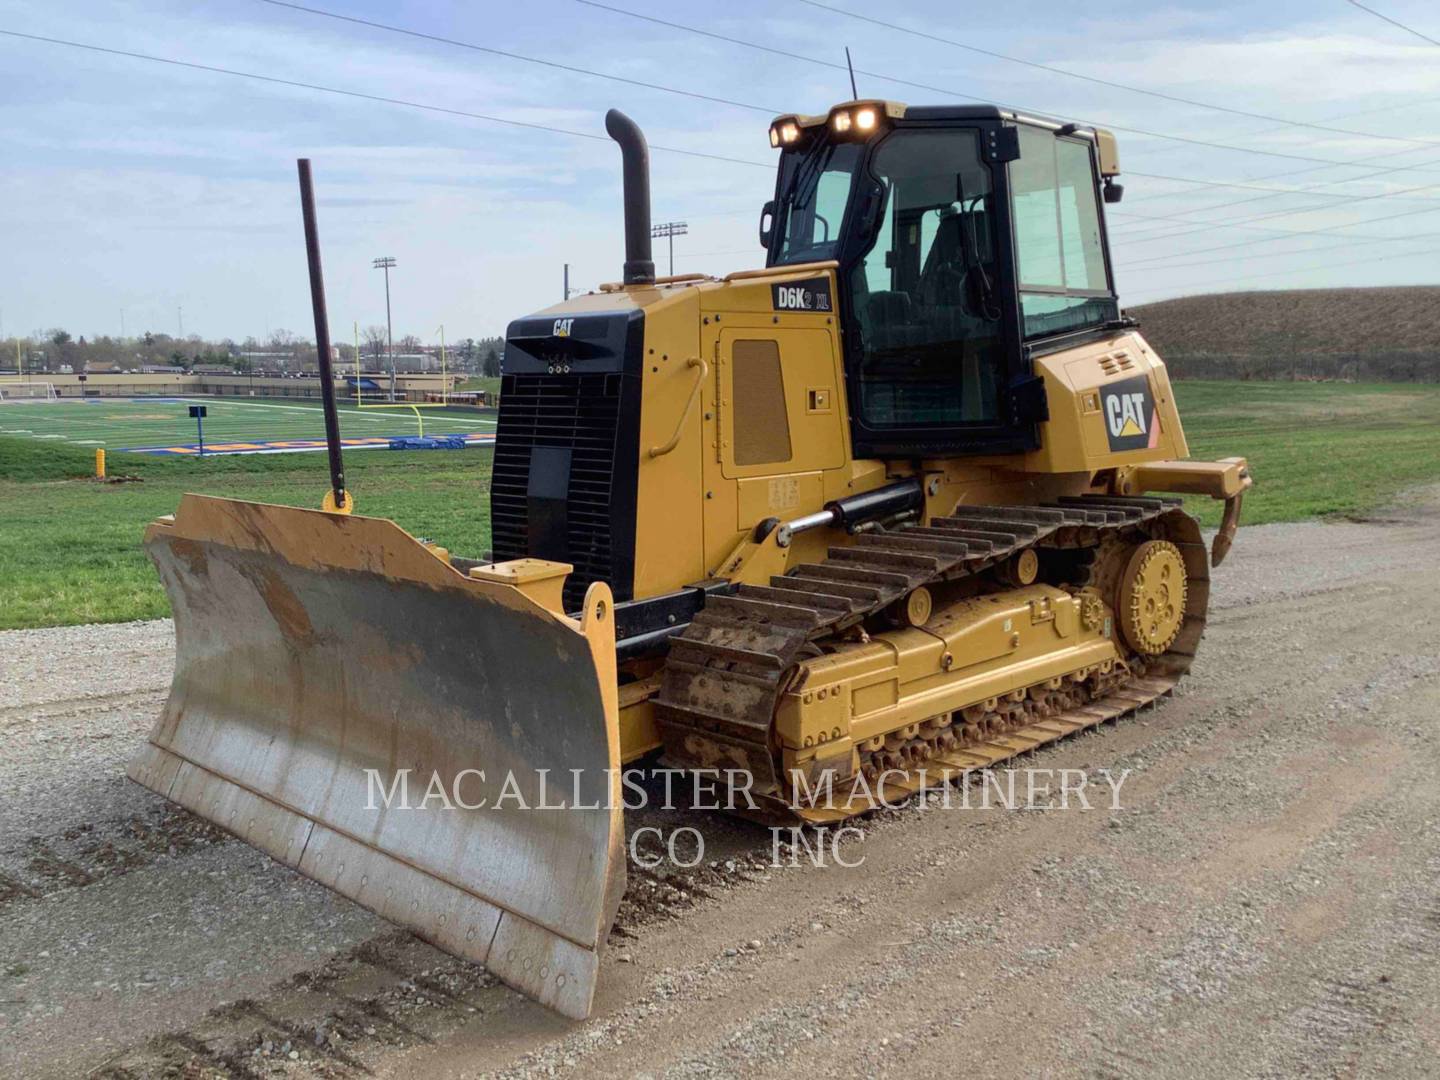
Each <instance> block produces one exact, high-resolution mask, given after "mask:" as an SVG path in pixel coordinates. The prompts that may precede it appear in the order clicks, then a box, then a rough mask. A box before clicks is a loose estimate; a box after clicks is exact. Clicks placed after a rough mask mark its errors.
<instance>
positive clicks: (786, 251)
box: [775, 141, 863, 264]
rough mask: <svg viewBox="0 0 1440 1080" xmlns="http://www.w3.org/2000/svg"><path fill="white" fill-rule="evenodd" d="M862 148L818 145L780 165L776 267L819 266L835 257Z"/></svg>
mask: <svg viewBox="0 0 1440 1080" xmlns="http://www.w3.org/2000/svg"><path fill="white" fill-rule="evenodd" d="M862 149H863V147H862V146H861V145H860V144H859V143H851V142H844V143H831V142H824V141H821V142H818V143H817V144H815V145H814V146H812V147H811V148H810V149H809V150H806V151H801V150H792V151H787V152H786V154H785V157H784V159H783V160H782V161H781V165H780V169H781V174H780V175H781V191H782V195H781V198H780V205H779V207H778V208H777V210H778V218H779V220H778V224H779V227H780V230H781V232H780V243H779V248H778V250H777V251H776V255H775V263H776V264H780V263H802V262H820V261H822V260H825V259H833V258H835V257H836V255H837V253H838V251H839V248H840V236H841V233H840V229H841V225H842V223H843V222H842V219H843V218H844V217H845V205H846V203H848V202H849V200H850V186H851V181H852V180H853V179H854V174H855V167H856V165H857V164H858V163H859V161H860V153H861V150H862Z"/></svg>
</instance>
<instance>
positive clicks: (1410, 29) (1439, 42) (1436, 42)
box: [1349, 0, 1440, 45]
mask: <svg viewBox="0 0 1440 1080" xmlns="http://www.w3.org/2000/svg"><path fill="white" fill-rule="evenodd" d="M1349 3H1350V4H1351V6H1352V7H1358V8H1359V9H1360V10H1361V11H1368V12H1369V13H1370V14H1371V15H1374V16H1375V17H1376V18H1377V19H1384V20H1385V21H1386V22H1388V23H1389V24H1390V25H1391V26H1398V27H1399V28H1400V29H1401V30H1404V31H1405V32H1406V33H1407V34H1414V35H1415V36H1416V37H1418V38H1419V39H1420V40H1421V41H1428V42H1429V43H1430V44H1431V45H1440V39H1436V38H1433V37H1431V36H1430V35H1429V34H1422V33H1421V32H1420V31H1419V30H1416V29H1415V28H1414V27H1413V26H1406V25H1405V24H1404V23H1402V22H1400V21H1399V20H1398V19H1392V18H1391V17H1390V16H1389V15H1382V14H1381V13H1380V12H1378V11H1376V10H1375V9H1374V8H1372V7H1366V6H1365V5H1364V4H1362V3H1359V0H1349Z"/></svg>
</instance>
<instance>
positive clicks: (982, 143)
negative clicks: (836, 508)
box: [761, 101, 1125, 457]
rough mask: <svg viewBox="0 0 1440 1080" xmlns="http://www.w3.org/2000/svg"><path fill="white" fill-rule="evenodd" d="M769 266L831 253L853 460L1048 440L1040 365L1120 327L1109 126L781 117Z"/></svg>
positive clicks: (957, 118)
mask: <svg viewBox="0 0 1440 1080" xmlns="http://www.w3.org/2000/svg"><path fill="white" fill-rule="evenodd" d="M770 141H771V145H773V146H776V147H778V148H779V149H780V150H781V156H780V167H779V171H778V178H777V183H776V190H775V199H774V200H773V201H772V202H770V203H767V204H766V207H765V212H764V215H763V216H762V220H761V241H762V243H764V244H765V246H766V249H767V258H766V264H767V265H768V266H786V265H796V264H801V263H814V262H824V261H831V260H833V261H835V262H837V263H838V264H839V269H838V271H837V277H838V283H839V291H840V297H839V304H838V305H837V307H838V310H839V312H840V314H841V317H842V323H841V325H842V328H843V330H844V340H845V353H846V355H845V369H846V378H847V383H848V387H849V396H850V402H851V422H852V431H853V436H854V443H855V452H856V454H857V456H877V457H883V456H916V455H924V456H935V455H943V454H964V453H970V454H975V453H984V454H990V453H996V454H999V453H1013V452H1016V451H1022V450H1029V449H1034V448H1035V447H1036V446H1037V445H1038V441H1037V435H1036V428H1035V425H1036V423H1037V422H1038V421H1040V420H1043V419H1045V418H1046V417H1045V399H1044V395H1043V393H1042V392H1041V387H1040V385H1039V380H1038V379H1037V378H1036V377H1035V376H1034V375H1033V374H1032V372H1031V367H1030V357H1031V356H1032V355H1033V354H1034V353H1035V352H1036V351H1041V350H1048V349H1050V348H1056V347H1062V346H1063V345H1069V344H1072V343H1074V342H1075V341H1076V340H1077V339H1078V338H1083V337H1089V336H1094V335H1096V334H1102V333H1108V332H1112V331H1113V330H1115V329H1117V328H1119V327H1121V326H1123V325H1125V324H1124V323H1122V321H1121V317H1120V309H1119V304H1118V302H1117V300H1116V297H1115V289H1114V281H1113V277H1112V274H1111V270H1110V258H1109V250H1108V245H1107V242H1106V235H1105V228H1104V215H1103V209H1102V202H1114V201H1117V200H1118V198H1119V195H1120V192H1121V188H1120V186H1119V185H1118V184H1115V183H1114V182H1113V177H1114V176H1116V175H1118V173H1119V167H1118V161H1117V155H1116V151H1115V140H1114V138H1113V136H1111V135H1110V134H1109V133H1108V132H1105V131H1101V130H1097V129H1091V128H1083V127H1079V126H1077V125H1075V124H1061V123H1059V122H1055V121H1050V120H1043V119H1039V118H1036V117H1030V116H1024V115H1020V114H1017V113H1013V112H1008V111H1005V110H1001V109H998V108H995V107H993V106H938V107H925V108H916V107H907V106H905V105H901V104H899V103H896V102H885V101H859V102H850V103H847V104H844V105H837V106H836V107H835V108H833V109H831V110H830V112H829V114H827V115H826V116H783V117H780V118H779V119H777V120H776V121H775V122H774V123H773V124H772V125H771V129H770Z"/></svg>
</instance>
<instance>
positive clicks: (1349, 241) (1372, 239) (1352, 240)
mask: <svg viewBox="0 0 1440 1080" xmlns="http://www.w3.org/2000/svg"><path fill="white" fill-rule="evenodd" d="M1298 235H1301V236H1304V235H1307V234H1304V233H1301V234H1298ZM1437 236H1440V232H1428V233H1416V234H1414V235H1413V236H1360V237H1357V236H1342V237H1340V242H1339V243H1337V244H1323V245H1321V246H1320V247H1309V248H1300V249H1298V250H1296V251H1271V252H1266V253H1262V254H1259V255H1255V254H1249V253H1247V254H1246V256H1245V258H1246V259H1247V260H1250V259H1283V258H1287V257H1290V256H1295V255H1312V254H1314V253H1316V252H1320V251H1331V250H1334V249H1336V248H1343V247H1352V246H1355V245H1365V244H1387V243H1388V244H1413V243H1415V242H1416V241H1419V240H1433V239H1434V238H1435V237H1437ZM1276 239H1278V240H1286V239H1294V237H1276ZM1408 254H1409V252H1406V251H1400V252H1396V255H1398V256H1400V257H1402V258H1403V257H1404V256H1406V255H1408ZM1219 263H1228V264H1230V265H1231V266H1233V265H1234V264H1235V257H1234V256H1233V255H1226V256H1222V257H1221V258H1218V259H1197V260H1195V261H1194V262H1184V263H1171V262H1167V263H1165V264H1164V265H1159V266H1137V267H1136V268H1137V269H1141V270H1145V271H1154V270H1180V269H1184V268H1187V267H1192V266H1215V265H1217V264H1219ZM1131 265H1132V264H1129V263H1125V264H1122V265H1121V266H1120V269H1121V270H1122V271H1124V270H1126V269H1129V267H1130V266H1131Z"/></svg>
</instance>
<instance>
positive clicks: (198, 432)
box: [195, 412, 205, 457]
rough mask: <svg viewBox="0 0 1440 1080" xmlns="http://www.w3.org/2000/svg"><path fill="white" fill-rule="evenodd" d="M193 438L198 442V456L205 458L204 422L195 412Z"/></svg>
mask: <svg viewBox="0 0 1440 1080" xmlns="http://www.w3.org/2000/svg"><path fill="white" fill-rule="evenodd" d="M195 437H196V438H197V439H199V440H200V456H201V457H204V456H205V421H204V419H202V418H201V416H200V414H199V413H198V412H197V413H196V414H195Z"/></svg>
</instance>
